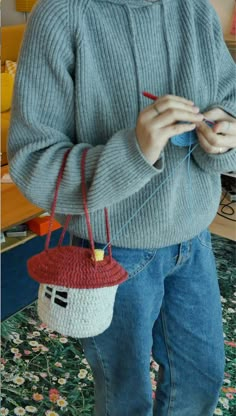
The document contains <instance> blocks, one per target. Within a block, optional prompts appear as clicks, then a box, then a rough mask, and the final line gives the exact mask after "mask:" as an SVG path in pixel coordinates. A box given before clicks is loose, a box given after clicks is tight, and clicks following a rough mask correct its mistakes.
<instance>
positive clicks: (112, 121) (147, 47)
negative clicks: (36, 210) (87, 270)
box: [8, 0, 236, 248]
mask: <svg viewBox="0 0 236 416" xmlns="http://www.w3.org/2000/svg"><path fill="white" fill-rule="evenodd" d="M143 90H146V91H149V92H151V93H152V94H154V95H157V96H162V95H165V94H175V95H179V96H183V97H186V98H188V99H191V100H193V101H194V103H195V104H196V105H197V106H199V107H200V110H201V112H204V111H206V110H207V109H210V108H213V107H220V108H222V109H223V110H225V111H227V112H228V113H229V114H231V115H233V116H234V117H236V66H235V64H234V62H233V59H232V57H231V56H230V54H229V52H228V50H227V47H226V45H225V43H224V41H223V36H222V32H221V26H220V23H219V19H218V17H217V15H216V12H215V11H214V9H213V7H212V6H211V5H210V3H209V1H208V0H162V1H156V2H150V1H147V0H146V1H145V0H69V1H68V0H41V1H39V2H38V4H37V6H36V7H35V8H34V10H33V12H32V14H31V16H30V18H29V21H28V24H27V30H26V33H25V36H24V40H23V44H22V48H21V53H20V57H19V61H18V68H17V75H16V79H15V87H14V97H13V105H12V116H11V124H10V130H9V137H8V140H9V141H8V158H9V163H10V174H11V176H12V178H13V180H14V182H15V183H16V184H17V186H18V187H19V188H20V189H21V191H22V192H23V193H24V195H25V196H26V197H27V198H28V199H29V200H30V201H32V202H33V203H35V204H36V205H38V206H40V207H42V208H44V209H45V210H48V211H50V207H51V203H52V198H53V193H54V189H55V183H56V178H57V175H58V171H59V168H60V165H61V162H62V158H63V155H64V153H65V151H66V150H67V149H68V148H70V147H72V146H73V149H72V151H71V152H70V155H69V159H68V163H67V166H66V170H65V174H64V179H63V181H62V185H61V189H60V192H59V199H58V205H57V213H58V215H57V218H58V219H59V221H61V222H62V223H63V222H64V219H65V214H73V218H72V222H71V224H70V231H71V232H73V233H74V234H76V235H79V236H81V237H87V230H86V224H85V217H84V215H83V205H82V198H81V187H80V161H81V154H82V150H83V149H84V148H87V147H89V151H88V155H87V161H86V180H87V187H88V207H89V211H90V213H91V222H92V228H93V234H94V239H95V241H97V242H102V243H103V242H104V243H105V242H106V235H105V225H104V213H103V208H104V207H105V206H106V207H108V210H109V217H110V224H111V234H112V236H113V237H114V236H115V235H116V234H117V232H118V231H119V230H120V228H121V227H122V226H123V225H124V224H125V223H126V222H127V220H128V219H129V218H130V217H131V216H132V215H133V213H134V212H135V211H136V210H137V209H138V208H139V207H140V206H141V205H142V204H143V203H144V201H145V200H146V199H147V198H148V197H149V195H150V194H151V193H153V192H154V191H155V189H157V187H158V186H159V185H160V184H161V183H162V182H163V181H164V180H165V179H166V178H167V176H168V175H170V173H171V172H172V171H173V170H174V169H175V168H176V166H177V165H178V163H180V161H181V160H182V159H183V158H184V157H185V156H186V154H187V152H188V148H186V147H184V148H180V147H177V146H174V145H173V144H171V143H168V145H167V146H166V148H165V150H164V152H163V155H162V158H161V159H160V160H159V161H158V163H157V164H156V165H155V166H151V165H150V164H149V163H148V162H147V160H146V159H145V158H144V156H143V155H142V153H141V151H140V149H139V146H138V144H137V140H136V136H135V126H136V121H137V117H138V114H139V112H140V111H141V110H142V109H143V108H144V107H146V106H147V105H149V104H150V103H151V102H150V101H149V100H148V99H147V98H145V97H143V96H142V94H141V93H142V91H143ZM235 168H236V150H230V151H229V152H227V153H225V154H222V155H210V154H207V153H205V152H204V151H203V150H202V149H201V148H200V146H198V147H197V148H196V149H195V150H194V152H193V154H192V155H191V164H190V172H191V182H190V178H189V175H188V163H187V160H186V161H185V162H184V163H183V164H182V165H180V166H179V167H178V168H177V169H176V170H175V172H174V174H173V175H172V177H171V178H169V179H168V181H166V182H165V184H164V185H163V186H162V187H161V188H160V190H159V191H158V192H157V193H156V194H155V195H154V196H153V197H152V199H151V200H150V201H149V202H148V204H146V205H145V206H144V207H143V208H142V210H141V211H140V212H139V213H138V214H137V215H136V216H135V217H134V218H133V219H132V221H130V223H129V224H128V226H127V227H126V228H125V229H124V230H123V232H122V233H121V234H120V235H119V236H118V237H116V238H114V240H112V243H113V245H116V246H123V247H130V248H155V247H163V246H167V245H170V244H175V243H180V242H182V241H184V240H187V239H189V238H192V237H193V236H195V235H197V234H198V233H199V232H201V231H202V230H203V229H205V228H206V227H207V226H208V225H209V224H210V223H211V221H212V220H213V218H214V216H215V214H216V211H217V207H218V203H219V199H220V193H221V187H220V173H221V172H227V171H231V170H234V169H235ZM190 186H191V188H190Z"/></svg>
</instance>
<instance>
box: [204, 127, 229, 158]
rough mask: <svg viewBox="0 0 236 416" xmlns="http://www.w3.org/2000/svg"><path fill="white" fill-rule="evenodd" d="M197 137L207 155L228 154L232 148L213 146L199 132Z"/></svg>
mask: <svg viewBox="0 0 236 416" xmlns="http://www.w3.org/2000/svg"><path fill="white" fill-rule="evenodd" d="M197 136H198V141H199V144H200V146H201V147H202V149H203V150H205V152H206V153H210V154H221V153H225V152H227V151H228V150H229V149H230V147H225V146H223V145H222V146H213V145H211V144H210V143H209V141H208V140H207V139H206V137H205V136H204V135H203V134H202V133H201V132H200V131H199V130H197Z"/></svg>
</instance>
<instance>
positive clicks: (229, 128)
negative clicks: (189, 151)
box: [212, 121, 236, 137]
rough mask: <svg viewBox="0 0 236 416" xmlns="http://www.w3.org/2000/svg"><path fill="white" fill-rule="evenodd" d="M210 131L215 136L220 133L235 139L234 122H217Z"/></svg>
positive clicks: (235, 122)
mask: <svg viewBox="0 0 236 416" xmlns="http://www.w3.org/2000/svg"><path fill="white" fill-rule="evenodd" d="M212 130H213V131H214V133H217V134H219V133H221V134H225V135H229V136H234V137H236V121H234V122H232V121H219V122H217V123H216V124H215V125H214V126H213V128H212Z"/></svg>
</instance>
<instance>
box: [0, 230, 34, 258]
mask: <svg viewBox="0 0 236 416" xmlns="http://www.w3.org/2000/svg"><path fill="white" fill-rule="evenodd" d="M34 237H38V235H37V234H35V233H33V232H32V231H30V230H29V231H27V237H6V236H5V239H6V241H5V243H2V244H1V253H4V252H5V251H8V250H11V249H12V248H14V247H17V246H19V245H21V244H24V243H26V242H27V241H29V240H32V238H34Z"/></svg>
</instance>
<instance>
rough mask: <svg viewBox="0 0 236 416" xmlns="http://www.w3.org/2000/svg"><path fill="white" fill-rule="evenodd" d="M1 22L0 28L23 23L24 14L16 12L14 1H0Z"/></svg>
mask: <svg viewBox="0 0 236 416" xmlns="http://www.w3.org/2000/svg"><path fill="white" fill-rule="evenodd" d="M1 20H2V26H8V25H20V24H21V23H25V16H24V13H19V12H16V1H15V0H2V1H1Z"/></svg>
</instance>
